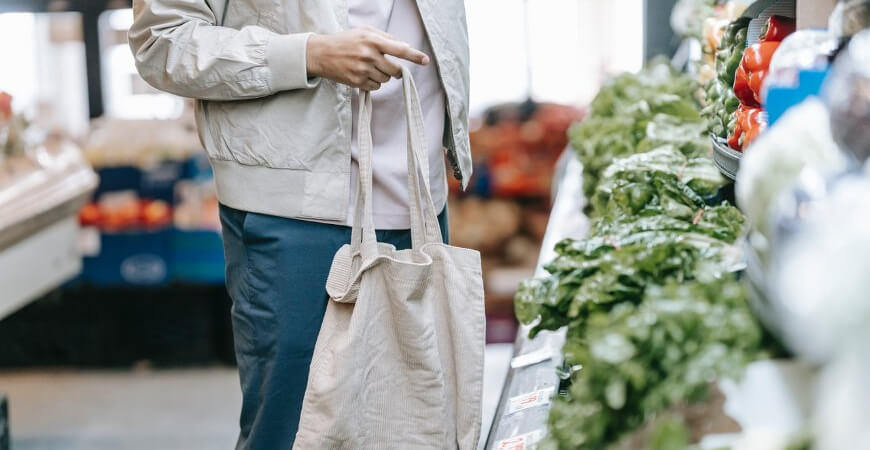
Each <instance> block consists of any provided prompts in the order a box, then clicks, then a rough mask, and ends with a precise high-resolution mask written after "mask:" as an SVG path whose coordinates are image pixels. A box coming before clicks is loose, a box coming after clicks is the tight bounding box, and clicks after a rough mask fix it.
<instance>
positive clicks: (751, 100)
mask: <svg viewBox="0 0 870 450" xmlns="http://www.w3.org/2000/svg"><path fill="white" fill-rule="evenodd" d="M734 96H735V97H737V99H738V100H740V103H742V104H744V105H748V106H760V105H759V103H757V102H756V101H755V96H754V95H752V89H751V88H750V87H749V75H748V74H747V73H746V69H744V68H743V66H742V65H741V66H738V67H737V72H735V73H734Z"/></svg>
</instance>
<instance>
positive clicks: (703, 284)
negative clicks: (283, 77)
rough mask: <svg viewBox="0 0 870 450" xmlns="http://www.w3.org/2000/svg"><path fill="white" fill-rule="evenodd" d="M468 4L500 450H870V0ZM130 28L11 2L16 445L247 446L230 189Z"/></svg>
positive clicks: (6, 205)
mask: <svg viewBox="0 0 870 450" xmlns="http://www.w3.org/2000/svg"><path fill="white" fill-rule="evenodd" d="M465 7H466V14H467V20H468V31H469V45H470V53H471V67H470V79H471V98H470V114H469V115H470V122H471V123H470V130H471V131H470V142H471V148H472V154H473V159H474V161H473V162H474V177H473V178H472V179H471V180H470V183H469V186H468V188H467V189H466V190H464V191H463V190H462V189H461V188H460V186H459V183H458V182H455V181H454V180H451V182H450V184H449V190H450V194H449V201H448V208H449V222H450V239H451V244H452V245H455V246H458V247H465V248H471V249H476V250H479V251H480V253H481V258H482V265H483V280H484V289H485V293H486V297H485V308H486V318H487V326H486V342H487V347H486V354H485V368H484V382H483V386H484V393H483V419H482V422H483V423H482V428H483V429H482V433H481V434H482V435H481V439H480V445H479V447H478V448H480V449H486V450H489V449H515V450H524V449H533V448H539V449H548V450H574V449H576V450H596V449H626V450H628V449H649V450H682V449H686V450H688V449H692V450H695V449H697V450H700V449H734V450H744V449H745V450H749V449H752V450H755V449H758V450H791V449H794V450H798V449H821V450H855V449H864V448H870V432H868V429H870V428H868V427H867V426H866V419H865V417H866V414H865V413H864V410H865V409H866V406H865V405H866V404H867V403H868V402H870V390H868V389H867V387H866V386H867V383H866V381H867V380H870V352H868V351H867V350H866V346H865V345H863V342H865V341H864V340H863V338H864V337H868V336H867V334H866V333H867V330H870V326H867V325H870V299H868V298H867V294H866V292H868V289H867V288H868V287H870V285H868V280H870V256H867V255H870V232H868V231H867V228H866V226H865V224H866V223H867V221H866V220H865V219H866V218H868V217H870V173H868V172H867V170H868V169H867V168H866V165H865V161H866V159H867V158H868V156H870V134H868V131H867V130H870V30H868V28H870V1H867V0H757V1H751V0H612V1H607V2H602V1H599V0H546V1H544V0H466V1H465ZM132 23H133V11H132V9H131V1H129V0H35V1H19V0H10V1H2V2H0V61H3V64H2V65H0V450H9V449H15V450H37V449H40V450H41V449H49V450H53V449H58V450H80V449H81V450H84V449H88V450H91V449H97V450H103V449H105V450H109V449H112V450H114V449H121V450H128V449H129V450H140V449H141V450H144V449H179V450H181V449H221V448H231V447H233V446H234V444H235V441H236V437H237V435H238V432H239V426H238V417H239V409H240V405H241V393H240V388H239V378H238V371H237V370H236V368H235V354H234V348H233V331H232V325H231V320H230V308H231V304H232V302H231V300H230V297H229V295H228V294H227V289H226V286H225V260H224V248H223V244H222V241H221V234H220V228H221V224H220V220H219V216H218V207H219V203H218V199H217V195H216V192H215V187H214V182H213V174H212V171H211V167H210V165H209V161H208V159H207V157H206V155H205V153H204V151H203V150H202V144H201V143H200V140H199V137H198V134H197V129H196V123H195V118H194V113H193V101H192V100H190V99H185V98H181V97H177V96H174V95H172V94H168V93H163V92H160V91H158V90H156V89H154V88H153V87H151V86H149V85H148V83H146V82H145V81H144V80H143V79H142V78H141V77H140V76H139V75H138V73H137V71H136V67H135V64H134V60H133V55H132V53H131V51H130V47H129V45H128V42H127V30H128V29H129V27H130V26H131V24H132ZM862 245H863V246H866V247H862Z"/></svg>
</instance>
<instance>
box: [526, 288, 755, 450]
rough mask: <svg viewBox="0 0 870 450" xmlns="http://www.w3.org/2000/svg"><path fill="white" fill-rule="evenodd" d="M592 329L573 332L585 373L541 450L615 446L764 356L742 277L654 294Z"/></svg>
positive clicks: (559, 403)
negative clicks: (642, 427)
mask: <svg viewBox="0 0 870 450" xmlns="http://www.w3.org/2000/svg"><path fill="white" fill-rule="evenodd" d="M586 322H587V325H586V326H585V327H584V328H583V329H582V332H580V333H578V332H576V331H577V330H575V329H570V330H569V335H568V341H567V343H566V344H565V353H566V355H568V356H569V357H570V360H571V361H572V362H574V363H575V364H578V365H580V366H582V368H581V369H580V370H579V371H577V372H576V373H575V374H574V375H573V376H572V379H573V384H572V385H571V388H570V389H569V392H568V395H567V397H565V398H557V399H556V400H555V402H554V404H553V409H552V411H551V415H550V436H549V437H548V438H547V441H546V442H545V443H544V444H543V445H542V448H552V449H577V450H586V449H590V450H591V449H596V450H598V449H603V448H607V446H608V445H610V444H612V443H614V442H616V441H618V440H619V438H620V437H622V436H624V435H626V434H627V433H630V432H631V431H633V430H635V429H637V428H639V427H640V426H641V425H642V424H643V423H645V422H646V421H648V420H650V419H652V418H654V417H655V416H656V414H657V413H659V412H662V411H664V410H666V409H667V408H668V407H670V406H672V405H675V404H679V403H684V402H689V403H691V402H695V401H699V400H703V399H704V398H705V397H706V395H707V394H708V388H709V385H710V383H711V381H713V380H715V379H716V378H718V377H722V376H734V377H737V376H739V375H740V374H741V371H742V368H743V367H744V366H745V364H747V363H748V362H750V361H753V360H755V359H758V358H760V357H762V356H763V352H762V351H761V350H760V348H761V338H762V333H761V328H760V327H759V325H758V323H757V322H756V321H755V319H754V318H753V316H752V314H751V312H750V310H749V308H748V307H747V305H746V300H745V293H744V292H743V287H742V285H741V284H740V283H739V282H737V281H736V279H735V277H734V276H733V275H725V276H723V277H722V278H721V279H717V280H712V281H695V282H688V283H680V282H675V281H674V282H668V283H666V284H664V285H657V286H651V287H649V288H648V289H647V290H646V293H645V295H644V298H643V301H641V302H639V303H638V304H633V303H621V304H619V305H617V306H616V307H614V308H612V309H610V310H608V311H598V312H595V313H594V314H592V315H590V316H589V318H588V320H587V321H586ZM661 444H662V445H664V444H665V443H661ZM660 448H673V447H669V446H664V447H660Z"/></svg>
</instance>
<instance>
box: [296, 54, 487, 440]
mask: <svg viewBox="0 0 870 450" xmlns="http://www.w3.org/2000/svg"><path fill="white" fill-rule="evenodd" d="M402 80H403V85H404V98H405V105H406V111H407V122H408V187H409V189H410V202H409V203H410V216H411V235H412V248H411V249H407V250H396V248H395V247H393V246H392V245H389V244H384V243H378V242H377V239H376V237H375V228H374V223H373V222H374V221H373V218H372V164H371V160H372V138H371V108H372V102H371V96H370V94H369V93H367V92H363V93H361V96H360V114H359V132H358V135H359V136H358V139H359V150H360V158H359V166H360V177H359V179H360V189H359V195H358V196H357V200H356V214H355V220H354V224H353V232H352V237H351V242H350V244H348V245H345V246H344V247H342V248H341V249H340V250H339V251H338V252H337V253H336V255H335V258H334V261H333V264H332V268H331V271H330V274H329V279H328V281H327V292H328V293H329V296H330V301H329V304H328V306H327V309H326V316H325V318H324V321H323V325H322V327H321V330H320V334H319V335H318V337H317V344H316V346H315V349H314V356H313V358H312V361H311V370H310V372H309V377H308V385H307V388H306V392H305V399H304V401H303V406H302V416H301V418H300V423H299V430H298V432H297V434H296V441H295V444H294V446H293V448H294V449H298V450H320V449H336V450H337V449H342V450H361V449H362V450H368V449H389V450H393V449H395V450H409V449H449V450H454V449H460V450H473V449H475V448H476V447H477V444H478V440H479V438H480V421H481V391H482V378H483V353H484V347H485V327H486V325H485V317H484V305H483V301H484V299H483V280H482V276H481V265H480V254H479V253H478V252H477V251H475V250H470V249H464V248H458V247H452V246H449V245H446V244H444V243H443V242H442V238H441V230H440V228H439V226H438V220H437V213H436V211H435V207H434V205H433V203H432V197H431V193H430V191H429V176H428V174H429V168H428V162H427V161H428V159H427V155H426V151H425V144H424V143H425V142H426V141H425V139H424V137H425V134H424V130H423V117H422V112H421V108H420V101H419V97H418V94H417V89H416V87H415V85H414V80H413V79H412V77H411V73H410V72H409V71H408V70H407V69H405V70H403V72H402Z"/></svg>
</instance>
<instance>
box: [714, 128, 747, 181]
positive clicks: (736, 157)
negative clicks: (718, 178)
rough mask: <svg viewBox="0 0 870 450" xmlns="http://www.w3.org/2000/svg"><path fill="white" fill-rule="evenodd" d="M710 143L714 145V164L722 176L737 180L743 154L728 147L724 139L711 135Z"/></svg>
mask: <svg viewBox="0 0 870 450" xmlns="http://www.w3.org/2000/svg"><path fill="white" fill-rule="evenodd" d="M710 141H712V143H713V162H714V163H715V164H716V167H718V168H719V171H720V172H722V175H725V177H726V178H729V179H731V180H735V179H737V171H738V170H740V158H742V157H743V153H741V152H738V151H736V150H734V149H732V148H731V147H729V146H728V143H727V142H725V140H724V139H722V138H720V137H718V136H714V135H710Z"/></svg>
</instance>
